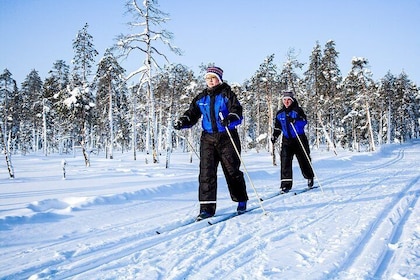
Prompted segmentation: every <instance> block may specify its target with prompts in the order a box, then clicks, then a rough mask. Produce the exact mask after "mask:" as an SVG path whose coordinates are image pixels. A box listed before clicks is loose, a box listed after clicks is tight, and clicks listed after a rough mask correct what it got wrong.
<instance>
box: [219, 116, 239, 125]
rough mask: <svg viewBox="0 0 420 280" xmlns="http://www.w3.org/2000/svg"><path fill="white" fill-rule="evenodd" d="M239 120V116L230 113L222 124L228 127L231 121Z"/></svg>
mask: <svg viewBox="0 0 420 280" xmlns="http://www.w3.org/2000/svg"><path fill="white" fill-rule="evenodd" d="M237 120H238V118H237V117H236V116H235V115H233V114H229V115H228V116H227V117H226V118H224V119H223V120H222V125H223V126H227V127H228V126H229V125H230V123H231V122H234V121H237Z"/></svg>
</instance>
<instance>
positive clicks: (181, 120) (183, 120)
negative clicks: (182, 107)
mask: <svg viewBox="0 0 420 280" xmlns="http://www.w3.org/2000/svg"><path fill="white" fill-rule="evenodd" d="M186 123H187V118H185V117H180V118H179V119H178V120H176V121H175V123H174V128H175V129H176V130H180V129H181V128H183V127H184V126H185V124H186Z"/></svg>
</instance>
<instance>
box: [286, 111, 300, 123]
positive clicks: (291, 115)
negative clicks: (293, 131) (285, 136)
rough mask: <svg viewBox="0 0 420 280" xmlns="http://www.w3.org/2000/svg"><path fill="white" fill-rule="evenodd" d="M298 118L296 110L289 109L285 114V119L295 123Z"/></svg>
mask: <svg viewBox="0 0 420 280" xmlns="http://www.w3.org/2000/svg"><path fill="white" fill-rule="evenodd" d="M298 118H299V114H298V113H297V112H296V111H291V112H290V113H289V114H287V121H288V122H289V123H295V122H296V120H297V119H298Z"/></svg>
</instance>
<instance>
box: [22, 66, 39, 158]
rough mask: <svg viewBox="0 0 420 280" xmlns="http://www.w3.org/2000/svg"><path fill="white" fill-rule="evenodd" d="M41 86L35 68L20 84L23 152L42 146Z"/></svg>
mask: <svg viewBox="0 0 420 280" xmlns="http://www.w3.org/2000/svg"><path fill="white" fill-rule="evenodd" d="M42 86H43V83H42V80H41V77H40V76H39V74H38V72H37V71H36V70H32V71H31V72H30V73H29V74H28V76H26V78H25V80H24V81H23V83H22V85H21V90H20V95H21V98H22V103H21V104H20V116H21V122H20V128H19V139H20V143H21V145H22V148H23V151H24V152H28V151H35V152H36V151H38V149H39V148H40V147H42V146H41V143H42V139H43V137H42V132H43V124H42V111H43V102H42ZM44 144H46V143H44Z"/></svg>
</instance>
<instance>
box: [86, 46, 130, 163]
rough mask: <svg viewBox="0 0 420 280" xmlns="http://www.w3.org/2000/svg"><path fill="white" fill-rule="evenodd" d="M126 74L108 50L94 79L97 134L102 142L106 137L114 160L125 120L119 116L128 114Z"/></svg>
mask: <svg viewBox="0 0 420 280" xmlns="http://www.w3.org/2000/svg"><path fill="white" fill-rule="evenodd" d="M124 72H125V70H124V69H123V68H122V67H121V66H120V65H119V63H118V61H117V60H116V58H115V57H114V55H113V54H112V52H111V51H110V50H109V49H107V50H106V51H105V54H104V57H103V58H102V59H101V60H100V61H99V64H98V70H97V72H96V76H95V78H94V87H95V88H96V106H95V111H96V115H95V119H96V122H95V127H96V133H97V134H99V133H100V134H99V135H97V136H98V137H99V138H100V139H101V140H102V141H104V140H105V139H103V138H104V137H106V141H105V142H106V143H108V145H107V155H108V154H109V158H110V159H113V158H114V155H113V147H114V146H115V143H116V135H120V133H121V129H122V127H120V126H118V124H120V125H123V123H121V121H122V120H123V119H124V118H121V117H119V116H121V115H125V114H126V113H127V104H126V98H125V97H123V96H124V95H125V91H126V84H125V80H124V79H123V75H124ZM117 118H118V119H117ZM117 121H119V123H117ZM107 157H108V156H107Z"/></svg>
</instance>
